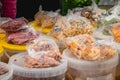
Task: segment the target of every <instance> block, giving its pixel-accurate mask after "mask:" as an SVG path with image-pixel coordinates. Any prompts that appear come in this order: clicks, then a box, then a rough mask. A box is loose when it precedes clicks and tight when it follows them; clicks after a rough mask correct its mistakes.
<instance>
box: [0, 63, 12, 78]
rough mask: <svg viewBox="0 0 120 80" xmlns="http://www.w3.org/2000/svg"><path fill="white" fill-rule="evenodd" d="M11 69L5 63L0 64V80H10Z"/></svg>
mask: <svg viewBox="0 0 120 80" xmlns="http://www.w3.org/2000/svg"><path fill="white" fill-rule="evenodd" d="M12 75H13V69H12V67H11V66H9V65H8V64H6V63H3V62H0V80H12Z"/></svg>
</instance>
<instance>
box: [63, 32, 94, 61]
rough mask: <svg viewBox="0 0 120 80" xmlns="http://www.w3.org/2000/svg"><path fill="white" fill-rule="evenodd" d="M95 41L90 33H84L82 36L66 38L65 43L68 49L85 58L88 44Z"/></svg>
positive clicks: (80, 57) (78, 56)
mask: <svg viewBox="0 0 120 80" xmlns="http://www.w3.org/2000/svg"><path fill="white" fill-rule="evenodd" d="M94 41H95V39H94V38H92V37H91V36H90V35H87V34H84V35H80V36H75V37H70V38H66V40H65V44H66V47H67V48H68V49H70V51H71V52H72V53H73V54H74V55H75V56H76V57H77V58H79V59H82V58H83V51H84V49H85V48H86V45H90V44H92V43H93V42H94Z"/></svg>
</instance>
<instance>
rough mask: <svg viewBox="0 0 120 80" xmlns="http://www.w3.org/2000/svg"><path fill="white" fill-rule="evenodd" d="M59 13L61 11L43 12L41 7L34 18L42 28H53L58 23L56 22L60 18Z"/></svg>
mask: <svg viewBox="0 0 120 80" xmlns="http://www.w3.org/2000/svg"><path fill="white" fill-rule="evenodd" d="M59 12H60V10H56V11H55V12H53V11H49V12H48V11H43V10H42V7H41V6H40V9H39V11H38V12H37V13H36V14H35V16H34V18H35V21H37V22H38V24H39V25H40V26H41V27H42V28H52V27H53V26H54V24H55V23H56V20H57V19H58V18H59V17H60V14H59Z"/></svg>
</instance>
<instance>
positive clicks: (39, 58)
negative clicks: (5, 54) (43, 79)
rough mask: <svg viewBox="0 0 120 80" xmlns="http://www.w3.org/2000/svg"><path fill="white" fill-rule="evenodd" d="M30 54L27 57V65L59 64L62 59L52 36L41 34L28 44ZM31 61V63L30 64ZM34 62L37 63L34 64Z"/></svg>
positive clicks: (48, 65) (47, 65) (37, 66)
mask: <svg viewBox="0 0 120 80" xmlns="http://www.w3.org/2000/svg"><path fill="white" fill-rule="evenodd" d="M27 51H28V56H27V57H26V59H25V64H26V66H27V67H31V68H34V67H35V68H39V67H43V68H44V67H51V66H57V65H59V63H60V60H61V59H62V57H61V53H60V52H59V48H58V46H57V44H56V43H55V41H54V40H52V38H49V37H46V36H42V37H41V36H40V37H39V38H38V39H36V40H34V41H33V43H31V44H29V45H28V49H27ZM29 62H31V64H29ZM34 63H37V64H36V65H34Z"/></svg>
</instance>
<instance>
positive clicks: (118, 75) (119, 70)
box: [115, 42, 120, 80]
mask: <svg viewBox="0 0 120 80" xmlns="http://www.w3.org/2000/svg"><path fill="white" fill-rule="evenodd" d="M115 45H116V49H117V52H118V55H119V64H118V66H117V71H116V80H120V43H117V42H115Z"/></svg>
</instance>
